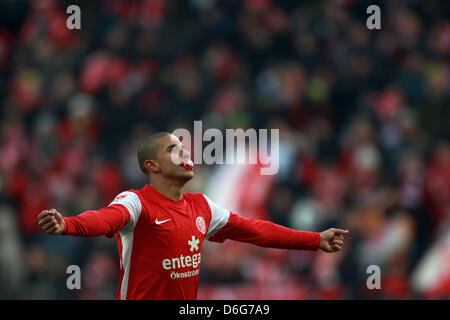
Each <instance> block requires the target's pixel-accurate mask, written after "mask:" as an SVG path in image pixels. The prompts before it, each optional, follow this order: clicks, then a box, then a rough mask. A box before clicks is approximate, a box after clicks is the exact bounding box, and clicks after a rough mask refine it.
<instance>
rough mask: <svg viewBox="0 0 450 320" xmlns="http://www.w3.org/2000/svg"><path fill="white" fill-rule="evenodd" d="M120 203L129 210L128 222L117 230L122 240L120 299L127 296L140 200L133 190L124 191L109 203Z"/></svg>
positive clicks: (140, 206) (140, 209)
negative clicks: (122, 270)
mask: <svg viewBox="0 0 450 320" xmlns="http://www.w3.org/2000/svg"><path fill="white" fill-rule="evenodd" d="M113 204H121V205H124V206H125V207H126V208H127V209H128V211H129V212H130V222H128V224H127V225H126V226H125V227H124V228H122V230H120V231H119V235H120V239H121V241H122V257H121V258H122V259H121V260H122V265H123V269H124V274H123V279H122V284H121V287H120V288H121V289H120V299H121V300H125V299H126V298H127V290H128V278H129V276H130V260H131V251H132V249H133V232H134V227H135V226H136V223H137V222H138V220H139V217H140V215H141V211H142V204H141V200H140V199H139V197H138V196H137V194H135V193H134V192H130V191H125V192H122V193H121V194H119V195H117V197H116V198H115V199H114V200H113V201H112V202H111V203H110V204H109V205H113Z"/></svg>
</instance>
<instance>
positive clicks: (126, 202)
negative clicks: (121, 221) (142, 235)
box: [108, 191, 142, 229]
mask: <svg viewBox="0 0 450 320" xmlns="http://www.w3.org/2000/svg"><path fill="white" fill-rule="evenodd" d="M116 205H121V206H124V207H125V208H126V209H127V210H128V213H129V215H130V221H129V223H128V224H127V226H126V228H127V229H134V227H135V226H136V223H137V222H138V220H139V217H140V215H141V211H142V203H141V200H140V199H139V197H138V195H137V194H136V193H134V192H131V191H124V192H122V193H120V194H119V195H117V196H116V197H115V198H114V200H113V201H111V203H110V204H109V206H108V207H111V206H116Z"/></svg>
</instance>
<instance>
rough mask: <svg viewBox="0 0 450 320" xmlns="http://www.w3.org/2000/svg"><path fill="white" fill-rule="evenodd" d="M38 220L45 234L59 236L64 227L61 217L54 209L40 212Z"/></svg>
mask: <svg viewBox="0 0 450 320" xmlns="http://www.w3.org/2000/svg"><path fill="white" fill-rule="evenodd" d="M38 220H39V225H40V226H41V228H42V230H44V231H45V232H46V233H47V234H54V235H57V234H61V233H62V232H63V231H64V229H65V227H66V224H65V222H64V219H63V217H62V215H61V214H60V213H59V212H58V211H56V209H50V210H44V211H42V212H41V213H40V214H39V216H38Z"/></svg>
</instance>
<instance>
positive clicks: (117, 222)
mask: <svg viewBox="0 0 450 320" xmlns="http://www.w3.org/2000/svg"><path fill="white" fill-rule="evenodd" d="M38 220H39V225H40V226H41V228H42V230H44V231H45V232H46V233H47V234H52V235H58V234H61V235H71V236H80V237H97V236H102V235H106V236H107V237H112V236H113V235H114V233H115V232H117V231H119V230H121V229H122V228H123V227H125V226H126V225H127V223H128V222H129V221H130V214H129V213H128V210H127V208H125V207H124V206H122V205H118V204H116V205H112V206H109V207H106V208H102V209H100V210H88V211H85V212H83V213H81V214H79V215H77V216H74V217H63V216H62V215H61V214H60V213H59V212H58V211H57V210H55V209H50V210H44V211H42V212H41V213H40V214H39V216H38Z"/></svg>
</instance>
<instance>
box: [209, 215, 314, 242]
mask: <svg viewBox="0 0 450 320" xmlns="http://www.w3.org/2000/svg"><path fill="white" fill-rule="evenodd" d="M226 239H231V240H236V241H241V242H247V243H252V244H255V245H257V246H260V247H270V248H279V249H297V250H317V249H318V248H319V246H320V233H317V232H308V231H298V230H293V229H290V228H286V227H283V226H280V225H277V224H275V223H272V222H270V221H264V220H256V219H248V218H244V217H241V216H239V215H237V214H233V213H230V218H229V219H228V223H227V225H225V226H224V227H223V229H222V230H220V231H219V232H218V233H217V234H216V235H214V236H212V237H211V238H210V240H211V241H216V242H223V241H225V240H226Z"/></svg>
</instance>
